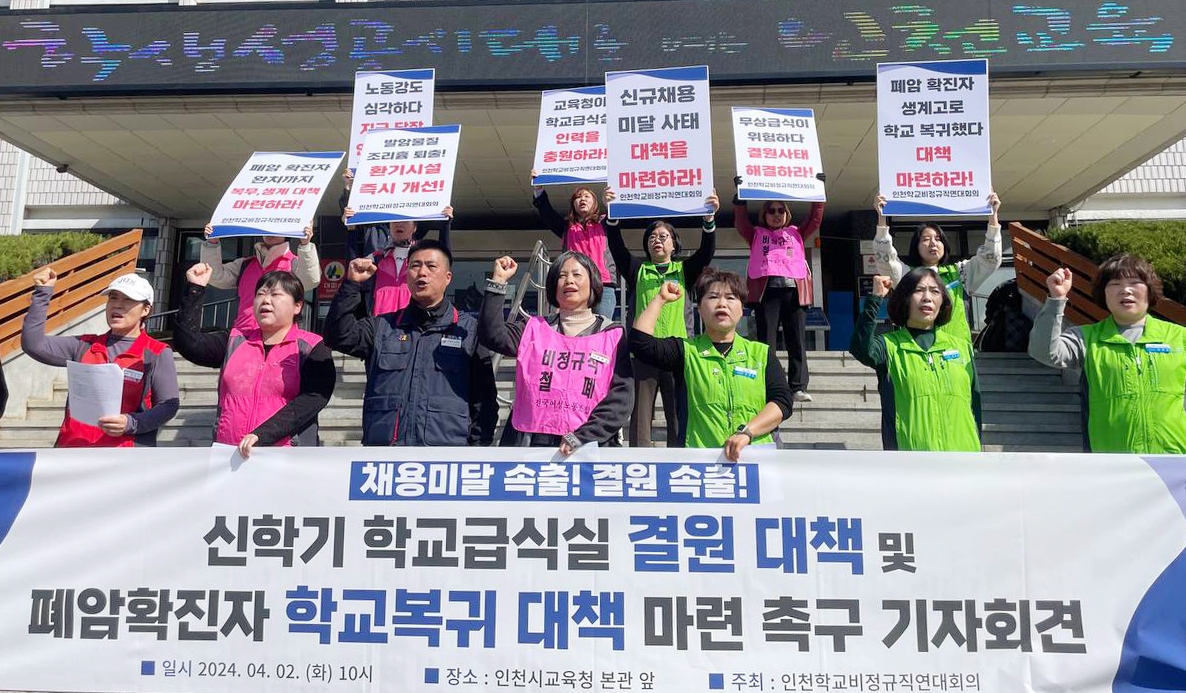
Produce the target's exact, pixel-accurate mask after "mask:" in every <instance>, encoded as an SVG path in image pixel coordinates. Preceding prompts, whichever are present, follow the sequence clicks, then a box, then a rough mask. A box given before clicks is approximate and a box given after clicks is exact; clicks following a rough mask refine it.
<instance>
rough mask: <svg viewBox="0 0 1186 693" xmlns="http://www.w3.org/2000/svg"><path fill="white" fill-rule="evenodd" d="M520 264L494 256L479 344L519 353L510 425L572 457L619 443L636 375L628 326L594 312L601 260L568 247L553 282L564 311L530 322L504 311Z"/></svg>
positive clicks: (554, 298)
mask: <svg viewBox="0 0 1186 693" xmlns="http://www.w3.org/2000/svg"><path fill="white" fill-rule="evenodd" d="M517 269H518V264H517V263H516V262H515V261H514V260H513V259H512V258H510V257H500V258H498V259H497V260H495V261H494V269H493V271H492V272H491V276H490V280H489V282H488V283H487V285H486V297H485V299H484V300H483V302H482V312H481V314H480V315H479V317H478V342H479V343H480V344H481V345H482V346H484V347H486V348H487V349H489V350H491V351H493V352H497V353H499V354H502V355H504V356H514V357H515V400H514V403H513V404H512V405H511V419H510V423H509V424H508V425H509V426H513V430H514V431H516V432H518V433H520V434H522V435H525V436H527V438H526V439H525V440H523V441H521V442H525V444H527V445H530V446H532V447H551V446H556V447H559V449H560V452H561V453H562V454H564V455H571V454H572V453H573V451H574V450H576V449H577V448H578V447H580V446H581V445H584V444H586V443H591V442H595V443H598V444H600V445H611V446H616V445H619V444H620V443H619V442H618V431H619V430H620V429H621V428H622V426H624V425H625V424H626V421H627V420H628V419H629V418H630V410H631V407H632V406H633V405H634V373H633V370H632V369H631V367H630V357H629V352H628V351H627V345H626V340H625V339H623V338H622V337H623V331H622V326H621V325H619V324H617V323H615V322H613V321H611V320H609V319H608V318H606V317H605V316H603V315H598V314H597V313H594V312H593V310H592V308H593V306H596V305H597V304H598V301H599V300H600V298H601V290H602V282H601V275H600V273H599V271H598V269H597V265H596V264H595V263H594V262H593V260H592V259H590V258H589V257H588V256H587V255H585V254H583V253H578V252H572V251H569V252H565V253H561V255H560V257H558V258H556V261H555V262H553V263H552V266H551V268H550V269H549V270H548V276H547V279H546V280H545V290H546V292H547V297H548V303H549V304H551V305H552V307H553V308H556V309H558V310H557V313H556V314H555V315H552V316H549V317H547V318H543V317H538V316H536V317H533V318H531V319H529V320H528V321H527V322H526V323H523V322H521V321H520V320H518V319H516V318H515V316H512V317H511V320H510V321H507V320H505V319H504V317H503V305H504V303H505V302H506V293H507V283H508V282H509V281H510V280H511V279H512V278H513V277H514V276H515V272H516V271H517ZM513 437H514V436H512V438H513ZM503 439H504V441H507V440H508V438H507V436H505V435H504V437H503Z"/></svg>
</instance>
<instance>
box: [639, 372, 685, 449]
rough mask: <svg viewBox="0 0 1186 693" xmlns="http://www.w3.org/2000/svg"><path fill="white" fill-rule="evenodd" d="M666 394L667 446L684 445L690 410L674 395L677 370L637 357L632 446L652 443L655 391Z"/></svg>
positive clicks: (649, 445)
mask: <svg viewBox="0 0 1186 693" xmlns="http://www.w3.org/2000/svg"><path fill="white" fill-rule="evenodd" d="M656 394H658V395H660V396H662V397H663V413H664V416H665V417H666V418H667V447H669V448H682V447H683V424H684V422H685V421H687V418H688V416H687V413H685V412H683V411H681V410H682V409H683V408H684V407H683V406H682V404H683V402H682V401H681V398H679V397H676V395H675V374H674V373H672V372H671V371H664V370H660V369H658V368H655V367H654V366H651V365H649V364H645V363H643V362H642V361H639V360H638V359H635V360H634V413H633V415H631V417H630V447H632V448H638V447H643V448H649V447H651V424H652V423H653V422H654V419H655V395H656Z"/></svg>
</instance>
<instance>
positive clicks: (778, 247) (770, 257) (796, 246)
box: [747, 226, 807, 301]
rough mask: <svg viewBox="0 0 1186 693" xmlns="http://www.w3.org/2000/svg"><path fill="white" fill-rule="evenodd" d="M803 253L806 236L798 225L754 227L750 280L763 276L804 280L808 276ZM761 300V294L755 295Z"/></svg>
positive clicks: (751, 244) (750, 256)
mask: <svg viewBox="0 0 1186 693" xmlns="http://www.w3.org/2000/svg"><path fill="white" fill-rule="evenodd" d="M804 257H805V256H804V254H803V236H801V235H799V227H798V226H784V227H783V228H781V229H768V228H765V227H762V226H757V227H755V228H754V241H753V243H750V246H749V268H748V270H747V271H748V274H749V278H750V279H757V278H759V277H789V278H791V279H803V278H804V277H806V276H807V261H806V260H805V259H804ZM751 298H752V299H753V300H755V301H756V300H758V297H751Z"/></svg>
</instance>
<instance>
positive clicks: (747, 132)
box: [733, 106, 827, 202]
mask: <svg viewBox="0 0 1186 693" xmlns="http://www.w3.org/2000/svg"><path fill="white" fill-rule="evenodd" d="M733 148H734V153H735V157H736V163H737V168H736V169H735V170H736V171H737V175H739V176H741V185H739V186H737V196H738V197H739V198H741V199H743V200H787V201H791V202H824V201H826V200H827V197H826V196H825V195H824V182H823V181H821V180H819V179H818V178H816V175H817V174H819V173H823V171H824V164H823V159H822V158H821V157H820V151H819V135H818V133H817V132H816V128H815V111H813V110H811V109H810V108H749V107H743V106H734V107H733Z"/></svg>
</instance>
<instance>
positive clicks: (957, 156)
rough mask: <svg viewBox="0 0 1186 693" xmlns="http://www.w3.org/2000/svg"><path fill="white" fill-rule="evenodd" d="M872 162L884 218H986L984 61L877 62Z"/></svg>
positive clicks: (988, 160) (988, 169)
mask: <svg viewBox="0 0 1186 693" xmlns="http://www.w3.org/2000/svg"><path fill="white" fill-rule="evenodd" d="M877 164H878V174H879V180H880V185H881V194H882V195H884V196H885V198H886V200H887V202H886V205H885V214H886V215H906V216H910V215H914V216H959V215H981V214H989V213H990V212H991V211H992V208H991V206H990V205H989V203H988V196H989V194H991V193H992V156H991V153H990V151H989V139H988V61H987V60H949V61H935V62H919V63H881V64H879V65H878V66H877Z"/></svg>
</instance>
